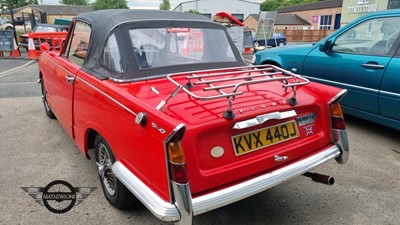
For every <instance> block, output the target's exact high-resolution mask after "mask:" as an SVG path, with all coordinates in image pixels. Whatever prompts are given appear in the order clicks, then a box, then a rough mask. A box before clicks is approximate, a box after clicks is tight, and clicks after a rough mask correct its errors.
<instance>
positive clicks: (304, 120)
mask: <svg viewBox="0 0 400 225" xmlns="http://www.w3.org/2000/svg"><path fill="white" fill-rule="evenodd" d="M315 118H317V114H315V113H312V114H308V115H305V116H301V117H297V118H296V122H297V123H298V124H299V126H304V125H307V124H310V123H314V122H315Z"/></svg>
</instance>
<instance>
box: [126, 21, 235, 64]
mask: <svg viewBox="0 0 400 225" xmlns="http://www.w3.org/2000/svg"><path fill="white" fill-rule="evenodd" d="M129 36H130V39H131V42H132V46H133V52H134V54H135V58H136V61H137V64H138V66H139V68H140V69H141V70H145V69H150V68H157V67H165V66H176V65H187V64H196V63H215V62H235V61H236V59H235V56H234V54H233V51H232V49H231V47H230V44H229V41H228V39H227V37H226V35H225V32H224V30H222V29H206V28H202V29H201V28H188V27H169V28H140V29H131V30H129Z"/></svg>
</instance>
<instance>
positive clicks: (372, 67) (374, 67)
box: [361, 63, 385, 69]
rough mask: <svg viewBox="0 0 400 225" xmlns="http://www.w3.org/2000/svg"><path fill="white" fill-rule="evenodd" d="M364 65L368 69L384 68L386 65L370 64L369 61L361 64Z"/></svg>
mask: <svg viewBox="0 0 400 225" xmlns="http://www.w3.org/2000/svg"><path fill="white" fill-rule="evenodd" d="M361 65H362V67H364V68H367V69H384V68H385V66H382V65H379V64H369V63H364V64H361Z"/></svg>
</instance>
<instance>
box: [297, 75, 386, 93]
mask: <svg viewBox="0 0 400 225" xmlns="http://www.w3.org/2000/svg"><path fill="white" fill-rule="evenodd" d="M304 77H306V78H308V79H310V80H311V81H316V82H321V81H322V82H325V83H328V84H329V85H332V84H334V85H342V86H345V87H352V88H353V89H359V90H365V91H371V92H376V93H378V92H379V90H378V89H373V88H366V87H361V86H357V85H352V84H346V83H341V82H336V81H331V80H325V79H320V78H315V77H309V76H304Z"/></svg>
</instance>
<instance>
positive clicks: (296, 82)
mask: <svg viewBox="0 0 400 225" xmlns="http://www.w3.org/2000/svg"><path fill="white" fill-rule="evenodd" d="M185 76H186V77H185ZM167 78H168V80H170V81H171V82H172V83H174V84H175V85H176V86H177V88H176V89H175V91H174V92H173V93H172V94H171V95H170V96H169V97H168V98H167V99H166V100H163V101H161V102H160V103H159V104H158V105H157V107H156V108H157V109H158V110H161V108H162V107H163V106H164V105H165V104H166V103H167V102H168V100H169V99H171V98H172V97H174V96H176V94H177V93H178V92H179V91H180V90H183V91H185V92H186V93H187V94H189V95H190V96H191V97H193V98H196V99H199V100H212V99H218V98H227V100H228V104H229V107H228V109H227V110H226V111H225V112H224V113H223V116H224V117H225V118H226V119H228V120H230V119H233V118H234V117H235V114H234V113H233V109H232V102H233V101H234V100H235V97H236V96H237V95H242V94H243V91H238V89H239V87H241V86H248V85H252V84H260V83H267V82H274V81H279V82H281V83H282V88H284V91H285V92H286V91H287V89H288V88H291V89H292V90H293V96H292V97H290V98H289V99H288V103H289V104H290V105H291V106H295V105H296V104H297V100H296V87H297V86H302V85H306V84H308V83H310V81H309V80H308V79H306V78H304V77H301V76H299V75H296V74H294V73H292V72H289V71H287V70H284V69H282V68H279V67H276V66H273V65H261V66H243V67H232V68H223V69H213V70H201V71H194V72H186V73H176V74H170V75H168V76H167ZM177 78H180V82H181V83H179V82H178V79H177ZM182 78H184V80H186V83H185V84H183V82H182V80H183V79H182ZM222 83H223V84H222ZM196 85H198V86H200V85H202V86H206V87H204V88H203V91H204V93H205V95H201V96H200V95H196V94H194V93H193V92H192V91H190V90H191V89H193V88H195V86H196ZM212 91H214V92H215V94H214V93H211V92H212ZM206 93H207V94H210V93H211V94H210V95H206Z"/></svg>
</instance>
